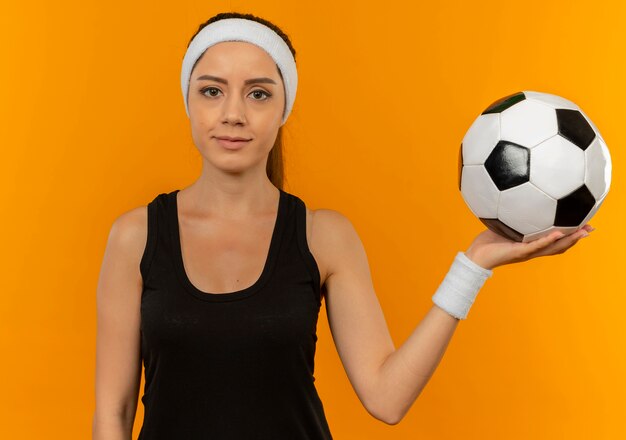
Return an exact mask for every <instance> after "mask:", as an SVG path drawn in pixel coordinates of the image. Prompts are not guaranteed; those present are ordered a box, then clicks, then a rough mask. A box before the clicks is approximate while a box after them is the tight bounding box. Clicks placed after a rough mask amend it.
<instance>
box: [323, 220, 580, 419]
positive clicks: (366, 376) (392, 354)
mask: <svg viewBox="0 0 626 440" xmlns="http://www.w3.org/2000/svg"><path fill="white" fill-rule="evenodd" d="M312 217H313V220H312V223H313V225H312V233H311V236H312V239H311V243H313V246H312V248H313V252H314V254H317V255H318V256H319V260H320V261H321V262H322V263H323V264H322V267H323V270H324V272H325V273H326V274H327V275H326V281H325V285H324V288H325V290H326V291H325V295H326V297H325V298H326V309H327V314H328V321H329V327H330V330H331V333H332V336H333V340H334V342H335V346H336V348H337V352H338V354H339V357H340V358H341V361H342V364H343V366H344V369H345V371H346V374H347V375H348V378H349V380H350V382H351V384H352V386H353V388H354V390H355V392H356V394H357V396H358V397H359V399H360V401H361V403H362V404H363V406H364V407H365V409H366V410H367V411H368V412H369V413H370V414H371V415H372V416H373V417H375V418H377V419H379V420H381V421H383V422H385V423H387V424H390V425H395V424H397V423H399V422H400V421H401V420H402V418H403V417H404V416H405V415H406V413H407V412H408V410H409V409H410V407H411V405H412V404H413V403H414V401H415V400H416V399H417V397H418V396H419V395H420V393H421V392H422V390H423V389H424V387H425V386H426V384H427V383H428V381H429V380H430V378H431V377H432V375H433V373H434V372H435V369H436V368H437V366H438V365H439V363H440V361H441V359H442V357H443V355H444V353H445V351H446V349H447V347H448V344H449V342H450V339H451V338H452V335H453V334H454V332H455V330H456V328H457V326H458V323H459V320H458V319H457V318H455V317H453V316H451V315H449V314H448V313H447V312H445V311H444V310H443V309H441V308H439V307H438V306H436V305H433V306H432V307H431V309H430V310H429V312H428V313H427V314H426V316H425V317H424V318H423V319H422V321H421V322H420V323H419V324H418V325H417V327H416V328H415V329H414V331H413V332H412V334H411V335H410V336H409V337H408V339H407V340H406V341H405V342H404V343H403V344H402V345H401V346H400V347H399V348H397V349H396V348H395V346H394V343H393V341H392V338H391V336H390V334H389V330H388V328H387V325H386V322H385V318H384V315H383V311H382V309H381V306H380V303H379V302H378V299H377V297H376V293H375V292H374V288H373V285H372V280H371V274H370V270H369V265H368V261H367V256H366V253H365V249H364V247H363V244H362V243H361V240H360V239H359V237H358V235H357V232H356V231H355V229H354V227H353V226H352V224H351V223H350V221H349V220H348V219H347V218H346V217H345V216H343V215H342V214H341V213H339V212H337V211H333V210H328V209H319V210H316V211H314V215H313V216H312ZM589 228H591V227H590V226H589ZM586 230H589V229H586ZM583 233H584V231H582V230H581V231H577V232H576V233H574V234H571V235H569V236H566V237H564V238H562V239H560V240H557V235H558V234H556V233H554V234H551V235H550V236H547V237H544V238H543V239H540V240H536V242H534V243H512V242H510V241H508V240H505V239H503V238H501V237H499V236H496V234H494V233H493V232H491V231H489V230H487V231H484V232H483V233H481V234H480V235H479V236H478V237H477V239H476V240H475V241H474V242H473V243H472V245H471V246H470V247H469V248H468V250H467V251H466V252H465V254H466V256H467V257H468V258H470V259H471V260H472V261H474V262H475V263H477V264H478V265H481V266H482V267H484V268H487V269H492V268H494V267H496V266H498V265H503V264H508V263H511V262H519V261H525V260H528V259H530V258H535V257H537V256H542V255H554V254H559V253H563V252H564V251H565V250H567V249H569V248H570V247H571V246H573V245H574V244H575V243H576V242H577V241H578V240H579V239H580V238H581V237H582V235H583ZM494 256H496V257H497V259H494ZM443 275H445V274H442V276H443ZM433 293H434V292H433Z"/></svg>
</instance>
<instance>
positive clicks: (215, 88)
mask: <svg viewBox="0 0 626 440" xmlns="http://www.w3.org/2000/svg"><path fill="white" fill-rule="evenodd" d="M212 90H215V91H218V92H219V91H220V89H218V88H217V87H205V88H204V89H202V90H201V93H202V94H203V95H206V94H207V92H211V91H212ZM208 96H217V95H214V94H212V93H209V95H208Z"/></svg>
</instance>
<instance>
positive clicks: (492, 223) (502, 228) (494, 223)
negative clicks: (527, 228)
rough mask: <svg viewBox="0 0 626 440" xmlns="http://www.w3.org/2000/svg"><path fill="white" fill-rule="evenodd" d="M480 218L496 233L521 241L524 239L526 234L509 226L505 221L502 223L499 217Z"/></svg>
mask: <svg viewBox="0 0 626 440" xmlns="http://www.w3.org/2000/svg"><path fill="white" fill-rule="evenodd" d="M478 220H480V221H481V222H483V224H484V225H485V226H487V228H489V229H490V230H492V231H493V232H495V233H496V234H498V235H501V236H503V237H506V238H508V239H510V240H513V241H519V242H521V241H522V240H523V239H524V234H520V233H519V232H517V231H516V230H515V229H513V228H510V227H509V226H507V225H505V224H504V223H502V222H501V221H500V220H498V219H497V218H480V217H478Z"/></svg>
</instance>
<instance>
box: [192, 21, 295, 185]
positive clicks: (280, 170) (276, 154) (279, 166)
mask: <svg viewBox="0 0 626 440" xmlns="http://www.w3.org/2000/svg"><path fill="white" fill-rule="evenodd" d="M224 18H244V19H248V20H254V21H257V22H259V23H261V24H264V25H265V26H267V27H269V28H270V29H272V30H273V31H274V32H276V33H277V34H278V35H279V36H280V37H281V38H282V39H283V40H284V41H285V43H287V46H288V47H289V50H290V51H291V54H292V55H293V58H294V60H295V58H296V50H295V49H294V48H293V46H292V45H291V41H290V40H289V37H288V36H287V35H286V34H285V33H284V32H283V31H282V30H281V29H280V28H279V27H278V26H276V25H275V24H274V23H271V22H269V21H267V20H265V19H263V18H261V17H257V16H256V15H252V14H244V13H239V12H221V13H219V14H217V15H214V16H213V17H211V18H209V19H208V20H207V21H205V22H204V23H202V24H201V25H200V26H199V27H198V30H197V31H196V33H195V34H193V36H192V37H191V39H190V40H189V43H188V44H187V47H189V45H190V44H191V41H192V40H193V39H194V37H195V36H196V35H198V32H200V31H201V30H202V28H204V27H205V26H207V25H209V24H211V23H213V22H214V21H217V20H222V19H224ZM200 58H202V55H201V56H200V57H198V59H197V60H196V62H195V63H194V65H193V66H192V68H191V71H192V72H193V69H194V68H195V67H196V64H197V63H198V61H199V60H200ZM276 67H277V68H278V66H276ZM278 74H279V75H280V77H281V78H282V77H283V75H282V73H281V71H280V69H279V68H278ZM265 170H266V172H267V177H268V178H269V179H270V181H271V182H272V183H273V184H274V186H276V187H277V188H279V189H284V188H283V181H284V178H285V170H284V163H283V126H281V127H280V128H279V129H278V134H277V135H276V140H275V141H274V146H273V147H272V149H271V151H270V154H269V157H268V159H267V167H266V169H265Z"/></svg>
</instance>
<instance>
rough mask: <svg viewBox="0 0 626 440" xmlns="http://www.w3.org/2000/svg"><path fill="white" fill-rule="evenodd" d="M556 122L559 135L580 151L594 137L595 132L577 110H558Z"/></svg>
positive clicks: (589, 143) (584, 148) (585, 147)
mask: <svg viewBox="0 0 626 440" xmlns="http://www.w3.org/2000/svg"><path fill="white" fill-rule="evenodd" d="M556 121H557V123H558V125H559V134H560V135H561V136H563V137H564V138H565V139H567V140H568V141H570V142H571V143H573V144H574V145H576V146H577V147H579V148H580V149H581V150H586V149H587V147H588V146H589V145H591V142H592V141H593V140H594V138H595V137H596V133H595V131H593V128H591V125H589V122H587V120H586V119H585V117H584V116H583V115H582V114H581V113H580V112H579V111H578V110H571V109H565V108H558V109H556Z"/></svg>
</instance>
